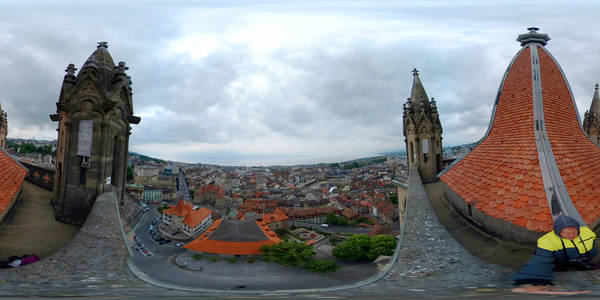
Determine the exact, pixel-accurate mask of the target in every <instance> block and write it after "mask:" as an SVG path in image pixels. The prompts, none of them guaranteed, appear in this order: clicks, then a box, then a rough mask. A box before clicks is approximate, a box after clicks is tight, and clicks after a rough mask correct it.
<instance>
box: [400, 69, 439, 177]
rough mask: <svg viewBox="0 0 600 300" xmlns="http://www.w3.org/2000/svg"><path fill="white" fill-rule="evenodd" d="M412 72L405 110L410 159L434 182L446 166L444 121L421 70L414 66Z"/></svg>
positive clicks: (406, 136) (404, 117)
mask: <svg viewBox="0 0 600 300" xmlns="http://www.w3.org/2000/svg"><path fill="white" fill-rule="evenodd" d="M412 73H413V85H412V89H411V92H410V97H409V98H408V99H407V101H406V103H405V104H404V106H403V114H402V118H403V126H404V128H403V133H404V137H405V143H406V154H407V156H408V157H407V160H408V163H409V165H411V166H416V167H418V171H419V173H420V174H421V178H422V180H423V181H424V182H433V181H436V180H437V177H436V175H437V173H439V172H440V171H441V170H442V125H441V123H440V119H439V116H438V111H437V105H436V103H435V100H434V99H433V98H431V102H430V101H429V98H428V97H427V93H426V92H425V88H424V87H423V84H422V83H421V80H420V79H419V71H417V69H413V70H412Z"/></svg>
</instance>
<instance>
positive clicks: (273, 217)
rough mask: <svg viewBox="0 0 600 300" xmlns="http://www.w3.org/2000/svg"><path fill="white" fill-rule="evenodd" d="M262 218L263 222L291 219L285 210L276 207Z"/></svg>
mask: <svg viewBox="0 0 600 300" xmlns="http://www.w3.org/2000/svg"><path fill="white" fill-rule="evenodd" d="M261 218H262V222H264V223H265V224H270V223H273V222H281V221H285V220H287V219H289V218H288V216H287V214H286V213H285V211H284V210H283V209H281V208H276V209H275V210H274V211H273V212H272V213H270V214H264V215H262V216H261Z"/></svg>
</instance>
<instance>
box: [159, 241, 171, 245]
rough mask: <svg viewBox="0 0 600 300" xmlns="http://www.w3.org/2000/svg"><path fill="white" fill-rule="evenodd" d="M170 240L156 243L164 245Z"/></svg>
mask: <svg viewBox="0 0 600 300" xmlns="http://www.w3.org/2000/svg"><path fill="white" fill-rule="evenodd" d="M170 242H171V240H162V241H160V242H158V244H159V245H164V244H168V243H170Z"/></svg>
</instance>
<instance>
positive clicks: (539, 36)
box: [517, 27, 550, 46]
mask: <svg viewBox="0 0 600 300" xmlns="http://www.w3.org/2000/svg"><path fill="white" fill-rule="evenodd" d="M527 30H528V31H529V32H528V33H524V34H519V36H518V37H517V41H518V42H520V43H521V46H525V45H526V44H529V43H538V44H542V45H543V46H546V44H547V43H548V41H549V40H550V36H548V35H547V34H545V33H539V32H538V30H540V29H539V28H537V27H529V28H527Z"/></svg>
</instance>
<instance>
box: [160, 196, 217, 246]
mask: <svg viewBox="0 0 600 300" xmlns="http://www.w3.org/2000/svg"><path fill="white" fill-rule="evenodd" d="M194 208H195V206H194V205H193V204H190V203H184V202H183V200H181V199H180V200H179V202H177V205H176V206H173V205H170V206H169V208H167V209H165V210H163V212H162V221H163V223H165V224H167V225H169V226H171V227H172V228H173V229H176V230H177V229H178V230H179V231H180V232H183V233H184V234H185V235H187V236H189V237H192V238H193V237H196V236H197V235H198V234H200V233H202V232H203V231H205V230H206V229H207V228H208V226H210V225H211V224H212V222H213V221H212V213H211V211H210V210H208V209H206V208H204V207H196V209H194Z"/></svg>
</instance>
